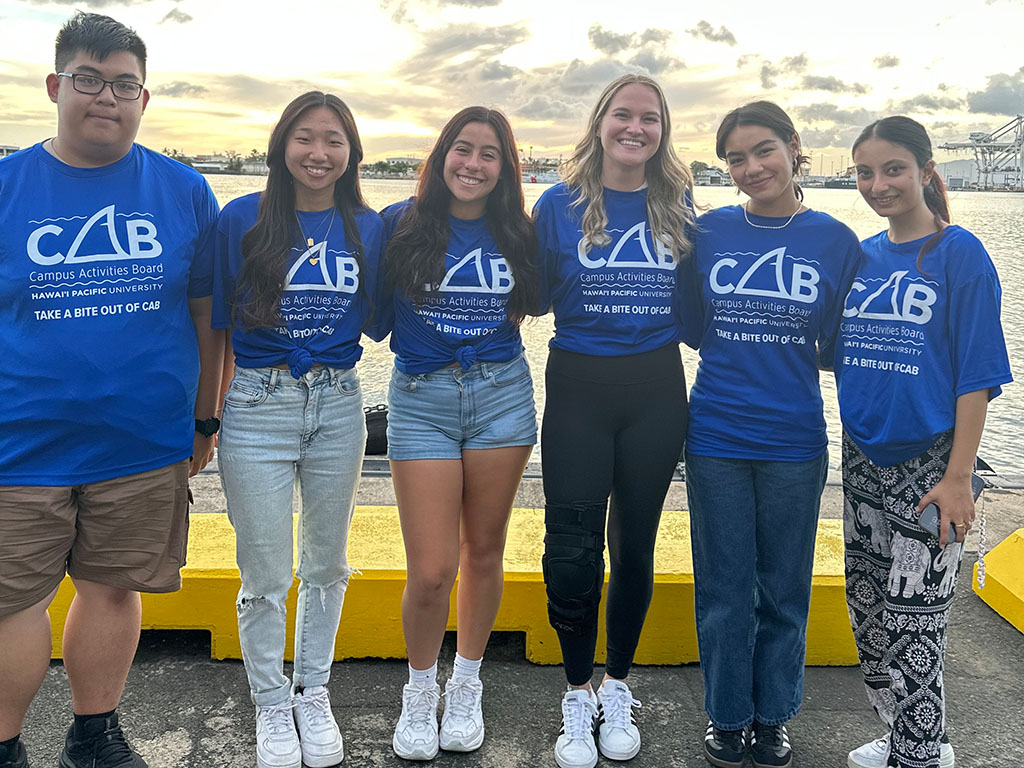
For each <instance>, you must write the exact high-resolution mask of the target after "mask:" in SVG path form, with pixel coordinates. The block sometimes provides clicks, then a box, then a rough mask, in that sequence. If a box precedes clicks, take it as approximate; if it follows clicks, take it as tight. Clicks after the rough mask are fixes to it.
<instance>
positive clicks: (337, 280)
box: [284, 240, 359, 293]
mask: <svg viewBox="0 0 1024 768" xmlns="http://www.w3.org/2000/svg"><path fill="white" fill-rule="evenodd" d="M293 250H298V249H297V248H296V249H293ZM284 290H286V291H331V292H333V293H355V292H356V291H358V290H359V262H358V261H357V260H356V258H355V256H353V255H352V254H351V253H349V252H348V251H329V250H327V241H326V240H325V241H324V242H322V243H317V244H316V245H313V246H310V247H309V248H307V249H306V250H305V251H303V252H302V253H301V254H300V255H299V257H298V258H297V259H296V260H295V263H294V264H292V266H291V268H290V269H289V270H288V274H287V275H286V276H285V281H284Z"/></svg>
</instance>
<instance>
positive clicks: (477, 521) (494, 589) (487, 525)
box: [457, 445, 532, 659]
mask: <svg viewBox="0 0 1024 768" xmlns="http://www.w3.org/2000/svg"><path fill="white" fill-rule="evenodd" d="M531 451H532V446H529V445H526V446H513V447H507V448H491V449H488V450H470V451H463V452H462V470H463V490H462V520H461V526H460V531H459V535H460V551H459V593H458V598H457V600H458V619H459V635H458V644H457V645H458V652H459V655H460V656H462V657H463V658H465V659H479V658H482V657H483V655H484V650H485V649H486V647H487V639H488V638H489V637H490V635H491V629H492V628H493V627H494V619H495V617H496V616H497V615H498V607H499V606H500V605H501V593H502V589H503V587H504V583H505V569H504V567H503V563H502V557H503V555H504V552H505V535H506V533H507V531H508V521H509V515H510V513H511V511H512V502H513V500H514V499H515V495H516V490H517V489H518V488H519V481H520V480H521V479H522V477H523V470H524V469H525V468H526V462H527V461H528V460H529V458H530V452H531Z"/></svg>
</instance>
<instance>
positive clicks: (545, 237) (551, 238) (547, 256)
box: [531, 193, 558, 316]
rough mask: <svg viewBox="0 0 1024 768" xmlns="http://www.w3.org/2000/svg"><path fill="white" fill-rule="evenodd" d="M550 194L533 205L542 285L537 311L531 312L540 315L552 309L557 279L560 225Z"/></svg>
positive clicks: (539, 275)
mask: <svg viewBox="0 0 1024 768" xmlns="http://www.w3.org/2000/svg"><path fill="white" fill-rule="evenodd" d="M550 194H551V193H545V194H544V195H542V196H541V198H540V200H538V201H537V203H536V205H534V207H533V222H534V226H535V227H536V229H537V278H538V280H539V283H540V285H539V289H538V292H537V293H538V297H537V311H536V312H534V313H531V314H535V315H538V316H540V315H546V314H547V313H548V312H550V311H551V293H552V291H553V289H554V286H555V284H556V280H557V274H556V270H557V265H558V227H557V226H556V222H555V213H554V211H553V210H552V208H551V204H550Z"/></svg>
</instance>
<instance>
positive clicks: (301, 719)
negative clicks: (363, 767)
mask: <svg viewBox="0 0 1024 768" xmlns="http://www.w3.org/2000/svg"><path fill="white" fill-rule="evenodd" d="M292 700H293V701H294V702H295V726H296V728H297V729H298V732H299V746H300V748H301V749H302V762H303V763H305V764H306V765H307V766H308V768H328V767H329V766H332V765H337V764H338V763H340V762H341V761H342V760H343V759H344V757H345V746H344V743H343V741H342V739H341V731H339V730H338V723H337V722H336V721H335V719H334V713H333V712H331V698H330V696H328V694H327V689H326V688H325V687H324V686H322V685H317V686H314V687H312V688H306V689H305V690H304V691H303V692H302V693H297V694H295V696H294V697H293V699H292Z"/></svg>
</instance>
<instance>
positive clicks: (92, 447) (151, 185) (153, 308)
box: [0, 144, 217, 486]
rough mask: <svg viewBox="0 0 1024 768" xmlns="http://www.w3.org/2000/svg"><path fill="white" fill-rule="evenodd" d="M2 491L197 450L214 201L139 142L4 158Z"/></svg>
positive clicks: (98, 477)
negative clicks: (108, 158) (85, 158)
mask: <svg viewBox="0 0 1024 768" xmlns="http://www.w3.org/2000/svg"><path fill="white" fill-rule="evenodd" d="M0 201H2V204H0V211H2V213H0V328H2V329H3V330H2V331H0V360H2V361H3V363H2V365H0V412H2V417H0V457H2V458H0V485H54V486H67V485H79V484H82V483H93V482H100V481H102V480H109V479H111V478H114V477H121V476H124V475H130V474H135V473H138V472H145V471H148V470H151V469H157V468H159V467H164V466H167V465H169V464H173V463H175V462H177V461H181V460H182V459H187V458H188V457H189V455H190V454H191V452H192V440H193V434H194V431H195V430H194V426H195V425H194V418H195V399H196V390H197V387H198V381H199V352H198V347H197V344H196V331H195V325H194V324H193V322H192V317H191V315H190V313H189V307H188V299H190V298H200V297H204V296H209V295H210V294H211V292H212V290H213V241H214V234H215V232H216V224H217V202H216V200H215V199H214V196H213V192H211V191H210V187H209V185H208V184H207V183H206V180H205V179H203V177H202V176H200V175H199V174H198V173H196V172H195V171H193V170H192V169H191V168H189V167H187V166H185V165H182V164H181V163H179V162H178V161H176V160H172V159H170V158H168V157H165V156H163V155H161V154H158V153H156V152H153V151H151V150H148V149H146V148H144V147H141V146H139V145H138V144H135V145H133V146H132V148H131V150H129V152H128V154H127V155H125V156H124V157H123V158H121V159H120V160H118V161H117V162H116V163H113V164H111V165H107V166H104V167H102V168H73V167H71V166H69V165H66V164H64V163H62V162H61V161H59V160H57V159H56V158H55V157H53V156H52V155H50V154H49V153H48V152H47V151H46V150H44V149H43V147H42V145H41V144H36V145H35V146H33V147H29V148H28V149H25V150H22V151H21V152H18V153H16V154H14V155H11V156H10V157H8V158H6V159H4V160H2V161H0Z"/></svg>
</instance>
